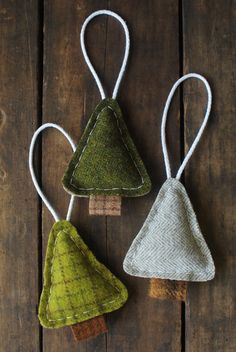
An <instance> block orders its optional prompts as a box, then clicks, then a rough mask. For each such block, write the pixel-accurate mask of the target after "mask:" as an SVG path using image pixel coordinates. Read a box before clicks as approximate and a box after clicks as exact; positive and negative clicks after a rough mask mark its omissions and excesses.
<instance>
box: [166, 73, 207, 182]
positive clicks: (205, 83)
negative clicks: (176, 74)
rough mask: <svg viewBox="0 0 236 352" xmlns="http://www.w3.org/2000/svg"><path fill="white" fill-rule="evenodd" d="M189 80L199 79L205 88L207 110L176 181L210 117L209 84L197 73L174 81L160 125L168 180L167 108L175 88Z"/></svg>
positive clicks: (169, 174)
mask: <svg viewBox="0 0 236 352" xmlns="http://www.w3.org/2000/svg"><path fill="white" fill-rule="evenodd" d="M189 78H197V79H199V80H200V81H202V82H203V83H204V85H205V87H206V90H207V99H208V101H207V108H206V112H205V117H204V119H203V122H202V125H201V127H200V129H199V131H198V133H197V136H196V138H195V140H194V142H193V144H192V146H191V148H190V149H189V151H188V153H187V154H186V156H185V158H184V160H183V162H182V164H181V166H180V168H179V170H178V172H177V175H176V179H177V180H179V179H180V177H181V175H182V173H183V171H184V169H185V167H186V165H187V163H188V161H189V159H190V158H191V156H192V154H193V152H194V150H195V148H196V146H197V144H198V142H199V140H200V138H201V136H202V134H203V131H204V129H205V127H206V124H207V121H208V118H209V115H210V112H211V104H212V93H211V88H210V86H209V83H208V82H207V80H206V79H205V78H204V77H203V76H201V75H199V74H197V73H189V74H187V75H185V76H183V77H181V78H180V79H178V80H177V81H176V83H175V84H174V85H173V87H172V89H171V91H170V93H169V96H168V98H167V100H166V104H165V108H164V111H163V115H162V124H161V143H162V151H163V156H164V162H165V168H166V175H167V178H170V177H171V168H170V161H169V156H168V151H167V147H166V132H165V131H166V119H167V114H168V111H169V107H170V103H171V100H172V98H173V95H174V93H175V91H176V89H177V87H178V86H179V85H180V84H181V83H182V82H183V81H185V80H187V79H189Z"/></svg>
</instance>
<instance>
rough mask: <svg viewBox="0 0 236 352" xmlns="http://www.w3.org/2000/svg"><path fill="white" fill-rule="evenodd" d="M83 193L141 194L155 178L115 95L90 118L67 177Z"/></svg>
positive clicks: (70, 187)
mask: <svg viewBox="0 0 236 352" xmlns="http://www.w3.org/2000/svg"><path fill="white" fill-rule="evenodd" d="M63 185H64V188H65V189H66V190H67V191H68V192H69V193H72V194H75V195H79V196H89V195H120V196H126V197H128V196H132V197H134V196H141V195H144V194H146V193H148V192H149V191H150V188H151V182H150V178H149V176H148V174H147V171H146V169H145V166H144V164H143V162H142V160H141V158H140V156H139V154H138V152H137V150H136V147H135V145H134V143H133V141H132V139H131V137H130V135H129V132H128V130H127V127H126V125H125V122H124V120H123V117H122V113H121V110H120V107H119V105H118V103H117V101H116V100H114V99H108V98H107V99H104V100H102V101H101V103H100V104H99V105H98V106H97V107H96V109H95V111H94V113H93V114H92V116H91V117H90V119H89V122H88V124H87V127H86V129H85V132H84V134H83V135H82V137H81V139H80V141H79V144H78V147H77V149H76V152H75V153H74V155H73V158H72V160H71V162H70V164H69V166H68V169H67V171H66V173H65V175H64V177H63Z"/></svg>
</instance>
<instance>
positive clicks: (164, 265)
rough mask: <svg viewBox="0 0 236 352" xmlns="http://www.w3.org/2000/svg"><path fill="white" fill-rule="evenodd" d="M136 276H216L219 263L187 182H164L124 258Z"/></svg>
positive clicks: (200, 278) (186, 278)
mask: <svg viewBox="0 0 236 352" xmlns="http://www.w3.org/2000/svg"><path fill="white" fill-rule="evenodd" d="M124 270H125V271H126V272H127V273H128V274H130V275H134V276H140V277H148V278H160V279H170V280H183V281H207V280H211V279H213V277H214V275H215V266H214V262H213V259H212V257H211V253H210V251H209V249H208V247H207V244H206V242H205V240H204V238H203V235H202V233H201V230H200V228H199V225H198V222H197V218H196V215H195V213H194V210H193V208H192V205H191V202H190V200H189V197H188V195H187V192H186V190H185V188H184V186H183V185H182V184H181V183H180V182H179V181H178V180H177V179H175V178H169V179H167V180H166V182H165V183H164V185H163V186H162V188H161V190H160V192H159V194H158V196H157V199H156V200H155V202H154V204H153V206H152V209H151V211H150V213H149V215H148V217H147V219H146V220H145V222H144V224H143V227H142V228H141V230H140V232H139V234H138V235H137V237H136V238H135V239H134V241H133V243H132V245H131V247H130V249H129V251H128V253H127V255H126V257H125V260H124Z"/></svg>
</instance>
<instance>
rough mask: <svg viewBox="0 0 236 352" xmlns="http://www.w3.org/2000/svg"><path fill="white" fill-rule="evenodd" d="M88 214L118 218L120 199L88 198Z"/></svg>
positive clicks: (105, 197) (114, 197) (110, 197)
mask: <svg viewBox="0 0 236 352" xmlns="http://www.w3.org/2000/svg"><path fill="white" fill-rule="evenodd" d="M89 214H90V215H109V216H120V214H121V197H120V196H90V197H89Z"/></svg>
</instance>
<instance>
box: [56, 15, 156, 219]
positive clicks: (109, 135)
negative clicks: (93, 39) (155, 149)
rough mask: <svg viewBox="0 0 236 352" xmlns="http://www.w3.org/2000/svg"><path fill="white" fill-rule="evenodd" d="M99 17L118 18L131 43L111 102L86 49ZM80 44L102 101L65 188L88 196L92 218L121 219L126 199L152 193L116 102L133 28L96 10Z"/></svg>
mask: <svg viewBox="0 0 236 352" xmlns="http://www.w3.org/2000/svg"><path fill="white" fill-rule="evenodd" d="M99 15H108V16H112V17H114V18H115V19H117V20H118V21H119V22H120V23H121V25H122V27H123V29H124V32H125V38H126V45H125V54H124V59H123V63H122V65H121V69H120V72H119V75H118V78H117V81H116V84H115V87H114V90H113V94H112V98H108V97H107V96H106V94H105V91H104V89H103V86H102V84H101V81H100V79H99V77H98V75H97V73H96V71H95V70H94V67H93V66H92V64H91V61H90V59H89V57H88V54H87V51H86V48H85V41H84V37H85V30H86V27H87V25H88V23H89V22H90V21H91V20H92V19H93V18H94V17H96V16H99ZM80 42H81V48H82V52H83V55H84V58H85V61H86V63H87V65H88V67H89V69H90V71H91V73H92V75H93V77H94V79H95V81H96V84H97V86H98V89H99V91H100V94H101V98H102V101H101V102H100V103H99V104H98V106H97V107H96V109H95V110H94V112H93V113H92V115H91V117H90V119H89V121H88V124H87V126H86V128H85V131H84V133H83V135H82V137H81V139H80V141H79V144H78V146H77V149H76V151H75V153H74V155H73V157H72V160H71V161H70V163H69V166H68V169H67V171H66V173H65V175H64V177H63V180H62V183H63V186H64V188H65V190H66V191H67V192H69V193H70V194H73V195H75V196H79V197H89V213H90V214H92V215H120V212H121V197H137V196H142V195H144V194H146V193H148V192H149V191H150V188H151V182H150V179H149V176H148V174H147V171H146V169H145V166H144V164H143V162H142V160H141V158H140V156H139V154H138V152H137V150H136V147H135V145H134V143H133V141H132V139H131V137H130V134H129V132H128V129H127V127H126V125H125V122H124V120H123V116H122V112H121V109H120V107H119V105H118V102H117V100H116V98H117V94H118V90H119V87H120V83H121V80H122V77H123V75H124V72H125V69H126V65H127V60H128V55H129V48H130V38H129V31H128V27H127V25H126V23H125V22H124V20H123V19H122V18H121V17H120V16H118V15H117V14H116V13H114V12H112V11H108V10H101V11H96V12H94V13H92V14H91V15H90V16H89V17H88V18H87V19H86V20H85V22H84V24H83V26H82V29H81V34H80Z"/></svg>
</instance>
